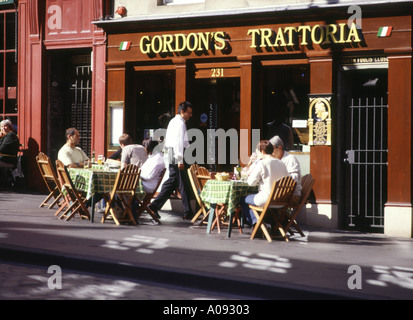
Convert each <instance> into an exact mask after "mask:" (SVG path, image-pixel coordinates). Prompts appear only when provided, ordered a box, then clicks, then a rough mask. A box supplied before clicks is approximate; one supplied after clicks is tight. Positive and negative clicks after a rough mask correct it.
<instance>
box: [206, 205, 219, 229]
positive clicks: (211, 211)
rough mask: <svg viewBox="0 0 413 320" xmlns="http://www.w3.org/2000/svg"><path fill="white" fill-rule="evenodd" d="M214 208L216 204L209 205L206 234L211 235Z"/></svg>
mask: <svg viewBox="0 0 413 320" xmlns="http://www.w3.org/2000/svg"><path fill="white" fill-rule="evenodd" d="M216 206H217V204H216V203H211V209H210V211H209V216H208V226H207V230H206V233H211V227H212V222H213V221H214V216H215V209H216Z"/></svg>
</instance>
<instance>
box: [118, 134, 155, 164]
mask: <svg viewBox="0 0 413 320" xmlns="http://www.w3.org/2000/svg"><path fill="white" fill-rule="evenodd" d="M119 144H120V147H121V148H122V157H121V161H120V162H121V169H123V168H124V167H126V166H127V165H128V164H134V165H136V166H138V167H139V168H140V167H142V165H143V164H144V163H145V161H146V159H147V158H148V155H147V153H146V150H145V148H144V147H143V146H142V145H140V144H134V143H133V141H132V138H131V137H130V136H129V135H128V134H126V133H125V134H123V135H121V136H120V137H119Z"/></svg>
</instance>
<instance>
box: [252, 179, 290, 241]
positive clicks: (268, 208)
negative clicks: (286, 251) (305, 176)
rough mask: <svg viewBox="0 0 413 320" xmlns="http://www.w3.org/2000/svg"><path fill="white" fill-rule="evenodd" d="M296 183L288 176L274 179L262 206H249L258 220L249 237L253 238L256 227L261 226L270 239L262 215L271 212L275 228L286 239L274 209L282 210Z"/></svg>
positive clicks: (269, 238)
mask: <svg viewBox="0 0 413 320" xmlns="http://www.w3.org/2000/svg"><path fill="white" fill-rule="evenodd" d="M296 184H297V183H296V182H295V181H294V179H293V178H291V177H290V176H286V177H283V178H280V179H278V180H277V181H274V183H273V186H272V189H271V193H270V196H269V198H268V200H267V202H266V203H265V205H264V207H257V206H252V205H250V206H249V207H250V208H251V209H252V211H253V212H254V215H255V216H256V218H257V220H258V222H257V223H256V225H255V227H254V229H253V231H252V234H251V239H254V237H255V236H256V234H257V231H258V229H259V228H261V229H262V231H263V233H264V235H265V237H266V238H267V240H268V242H271V241H272V237H271V235H270V233H269V232H268V230H267V228H266V227H265V225H264V224H263V221H264V217H265V216H266V215H267V214H268V215H269V214H271V215H272V218H273V220H274V221H275V228H276V229H278V230H280V232H281V235H282V237H283V238H284V239H285V240H286V241H288V238H287V236H286V235H285V232H284V229H283V228H282V225H281V221H280V220H279V217H277V212H275V211H284V210H285V208H286V207H288V205H289V200H290V198H291V196H292V195H293V193H294V190H295V186H296ZM274 209H275V210H274Z"/></svg>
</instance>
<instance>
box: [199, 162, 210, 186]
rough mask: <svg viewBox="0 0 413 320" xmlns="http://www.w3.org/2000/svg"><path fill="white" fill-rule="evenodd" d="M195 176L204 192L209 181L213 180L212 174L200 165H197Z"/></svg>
mask: <svg viewBox="0 0 413 320" xmlns="http://www.w3.org/2000/svg"><path fill="white" fill-rule="evenodd" d="M195 174H196V177H197V179H198V184H199V186H200V188H201V191H202V189H203V188H204V186H205V184H206V183H207V181H208V180H209V179H211V174H210V172H209V171H208V170H207V169H206V168H205V167H202V166H199V165H196V167H195Z"/></svg>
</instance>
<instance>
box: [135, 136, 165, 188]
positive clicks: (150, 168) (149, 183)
mask: <svg viewBox="0 0 413 320" xmlns="http://www.w3.org/2000/svg"><path fill="white" fill-rule="evenodd" d="M157 145H158V142H157V141H154V140H151V141H150V142H149V143H148V147H147V149H146V151H147V152H148V159H147V160H146V161H145V163H144V164H143V165H142V167H141V179H142V185H143V188H144V190H145V192H146V193H152V192H154V191H156V190H155V188H156V186H157V184H158V182H159V178H160V175H161V172H162V170H163V169H165V160H164V158H163V153H162V152H160V151H159V150H157V149H155V147H156V146H157Z"/></svg>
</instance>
